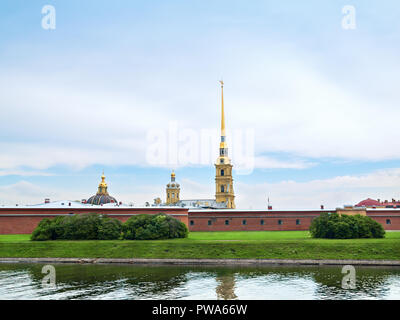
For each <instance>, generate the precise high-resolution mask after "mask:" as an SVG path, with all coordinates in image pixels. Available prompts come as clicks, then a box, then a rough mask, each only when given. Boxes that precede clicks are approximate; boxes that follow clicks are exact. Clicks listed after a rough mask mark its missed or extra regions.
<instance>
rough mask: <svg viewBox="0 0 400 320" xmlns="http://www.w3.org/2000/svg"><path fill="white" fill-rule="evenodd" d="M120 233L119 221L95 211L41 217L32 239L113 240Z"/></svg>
mask: <svg viewBox="0 0 400 320" xmlns="http://www.w3.org/2000/svg"><path fill="white" fill-rule="evenodd" d="M120 235H121V222H120V221H119V220H117V219H111V218H108V217H106V216H102V215H98V214H95V213H89V214H80V215H71V216H59V217H56V218H54V219H51V220H50V219H47V218H46V219H43V220H42V221H40V223H39V225H38V226H37V227H36V228H35V230H34V231H33V232H32V236H31V239H32V240H34V241H44V240H113V239H119V238H120Z"/></svg>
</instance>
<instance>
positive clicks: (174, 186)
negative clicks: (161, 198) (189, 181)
mask: <svg viewBox="0 0 400 320" xmlns="http://www.w3.org/2000/svg"><path fill="white" fill-rule="evenodd" d="M166 190H167V201H166V204H169V205H173V204H176V203H177V202H178V201H179V193H180V191H181V188H180V185H179V183H177V182H176V181H175V172H174V171H172V173H171V181H170V182H169V183H168V184H167V189H166Z"/></svg>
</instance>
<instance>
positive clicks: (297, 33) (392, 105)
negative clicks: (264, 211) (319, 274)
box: [0, 0, 400, 208]
mask: <svg viewBox="0 0 400 320" xmlns="http://www.w3.org/2000/svg"><path fill="white" fill-rule="evenodd" d="M82 2H83V1H50V0H48V1H35V0H32V1H29V2H27V1H2V3H1V5H0V9H1V10H0V70H1V72H0V110H1V113H0V148H1V149H0V150H1V153H0V204H13V203H38V202H41V201H43V199H44V198H45V197H50V198H51V199H53V200H58V199H82V198H88V197H89V196H90V195H92V194H93V193H95V191H96V188H97V184H98V182H99V179H100V175H101V172H102V170H103V169H104V171H105V173H106V176H107V181H108V183H109V190H110V193H111V194H112V195H113V196H115V197H116V198H117V199H119V200H122V201H123V202H134V203H136V204H142V203H144V202H145V201H150V202H151V201H152V199H153V198H155V197H157V196H159V197H162V198H164V197H165V194H164V193H165V192H164V186H165V184H166V183H167V182H168V180H169V173H170V171H171V170H172V169H175V170H176V173H177V179H178V180H179V181H180V183H181V187H182V191H181V193H182V197H183V198H193V197H208V198H209V197H213V195H214V192H215V190H214V187H215V186H214V167H213V159H214V160H215V159H216V157H217V152H218V150H217V148H218V126H219V121H220V110H219V108H220V89H219V86H218V82H217V80H219V79H220V78H223V79H224V82H225V103H226V121H227V127H228V128H229V130H230V135H229V136H228V143H229V146H230V148H231V156H232V161H233V164H234V166H235V168H237V169H240V168H241V165H249V163H251V165H250V167H251V168H250V169H251V170H244V171H241V170H237V171H235V176H234V179H235V191H236V194H237V199H236V200H237V204H238V207H242V208H250V207H252V208H263V207H265V205H266V198H267V196H269V197H270V198H271V201H272V203H273V205H274V207H276V208H309V207H311V208H315V207H319V205H320V204H325V205H326V206H331V207H335V206H341V205H343V204H345V203H346V204H347V203H355V202H358V201H359V200H362V199H364V198H367V197H373V198H380V199H386V198H387V199H391V198H392V197H394V198H396V199H397V198H399V196H398V194H399V190H400V162H399V159H400V149H399V148H398V141H399V138H400V133H399V132H400V131H399V130H398V128H397V119H399V116H400V109H399V106H398V102H399V100H400V99H399V98H400V93H399V90H398V88H397V86H398V83H399V75H400V63H399V61H398V56H399V44H400V41H399V40H400V39H399V35H400V32H399V31H400V30H399V29H400V22H399V20H398V16H399V13H400V5H399V4H398V3H397V2H396V1H379V2H378V1H365V0H364V1H352V2H348V1H329V3H327V2H322V1H301V2H300V1H279V2H278V1H252V2H251V3H249V2H248V1H146V2H145V1H98V0H97V1H84V2H83V3H82ZM44 5H53V6H54V7H55V9H56V29H55V30H44V29H43V28H42V27H41V20H42V18H43V14H42V13H41V10H42V7H43V6H44ZM345 5H353V6H354V7H355V9H356V29H354V30H345V29H343V28H342V24H341V21H342V19H343V16H344V15H343V13H342V8H343V6H345ZM172 127H173V128H176V130H177V132H178V136H177V138H176V139H175V138H174V137H173V136H172V135H171V133H170V131H169V130H170V128H172ZM213 130H214V131H213ZM205 131H207V132H215V135H214V136H215V138H216V140H215V139H214V140H213V141H212V142H211V144H210V145H202V144H201V143H200V142H201V138H200V137H201V135H202V133H203V132H205ZM247 133H248V134H249V136H245V135H246V134H247ZM160 135H163V136H164V138H165V139H166V140H165V142H166V143H162V145H165V152H166V153H168V152H171V150H172V151H174V146H175V147H176V146H178V152H187V153H188V154H190V155H191V157H189V158H190V159H189V161H186V162H185V161H178V162H176V161H172V160H171V159H170V158H168V157H167V159H166V161H153V160H157V159H154V156H152V155H151V154H150V151H149V150H150V149H151V145H152V143H153V142H154V141H153V140H151V137H154V136H160ZM240 137H242V138H243V139H242V140H241V139H240ZM246 137H247V138H246ZM174 139H175V140H174ZM177 139H178V140H179V141H178V140H177ZM196 141H197V142H196ZM185 150H186V151H185ZM243 150H245V151H243ZM240 151H242V152H240ZM243 154H245V155H246V156H247V157H251V160H252V161H247V160H246V159H247V158H245V159H244V160H243V159H241V156H242V155H243ZM204 155H206V156H204ZM203 156H204V159H205V160H204V159H203V160H202V157H203ZM164 160H165V159H164ZM247 169H249V168H247Z"/></svg>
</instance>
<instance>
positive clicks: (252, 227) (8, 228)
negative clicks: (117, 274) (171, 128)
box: [0, 207, 400, 234]
mask: <svg viewBox="0 0 400 320" xmlns="http://www.w3.org/2000/svg"><path fill="white" fill-rule="evenodd" d="M84 212H95V213H101V214H107V215H109V216H110V217H113V218H117V219H119V220H121V221H126V220H127V219H129V217H131V216H132V215H135V214H157V213H160V212H163V213H166V214H169V215H171V216H173V217H174V218H176V219H179V220H180V221H182V222H183V223H185V224H186V225H187V226H188V227H189V230H190V231H263V230H267V231H279V230H287V231H289V230H308V228H309V226H310V224H311V221H312V219H313V218H315V217H317V216H319V215H320V214H321V212H322V211H320V210H317V211H290V212H288V211H236V210H235V211H232V210H215V211H201V210H198V211H196V210H191V211H189V212H188V209H185V208H165V209H164V208H161V209H160V208H94V209H92V208H88V209H86V208H84V209H74V208H68V207H67V208H60V209H36V208H35V209H26V208H11V209H7V208H0V234H27V233H32V231H33V230H34V228H35V227H36V226H37V224H38V223H39V221H40V220H42V219H43V218H53V217H55V216H57V215H60V214H64V215H65V214H69V213H73V214H80V213H84ZM11 215H13V216H11ZM367 215H368V216H370V217H371V218H372V219H374V220H376V221H378V222H379V223H381V224H382V225H383V227H384V228H385V230H400V210H398V209H397V210H396V209H393V210H390V211H382V210H378V209H377V210H374V211H367ZM297 219H299V220H300V225H297V224H296V220H297ZM387 219H390V222H391V224H386V220H387ZM209 220H210V221H211V225H208V221H209ZM225 220H229V225H225ZM243 220H246V222H247V223H246V225H244V224H243ZM261 220H264V225H261V223H260V221H261ZM278 220H281V221H282V224H281V225H279V224H278ZM191 221H193V223H194V224H193V225H192V224H191V223H190V222H191Z"/></svg>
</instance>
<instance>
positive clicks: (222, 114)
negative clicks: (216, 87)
mask: <svg viewBox="0 0 400 320" xmlns="http://www.w3.org/2000/svg"><path fill="white" fill-rule="evenodd" d="M219 83H220V84H221V99H222V100H221V102H222V106H221V136H223V137H225V113H224V81H222V80H220V81H219Z"/></svg>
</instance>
